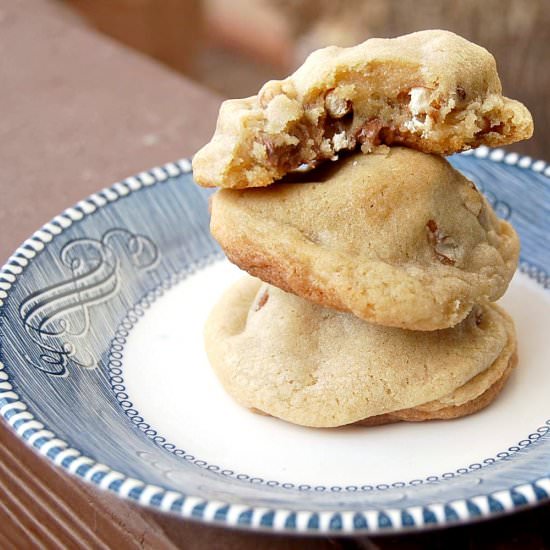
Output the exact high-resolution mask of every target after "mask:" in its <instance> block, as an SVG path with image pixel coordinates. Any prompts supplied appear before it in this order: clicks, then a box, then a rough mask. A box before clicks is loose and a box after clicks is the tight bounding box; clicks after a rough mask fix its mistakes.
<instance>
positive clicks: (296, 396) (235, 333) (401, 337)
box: [205, 277, 516, 427]
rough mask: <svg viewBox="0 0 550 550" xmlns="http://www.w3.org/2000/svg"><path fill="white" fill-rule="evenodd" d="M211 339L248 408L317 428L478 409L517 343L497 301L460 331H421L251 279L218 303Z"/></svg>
mask: <svg viewBox="0 0 550 550" xmlns="http://www.w3.org/2000/svg"><path fill="white" fill-rule="evenodd" d="M205 343H206V351H207V354H208V357H209V359H210V362H211V364H212V367H213V368H214V371H215V372H216V374H217V376H218V377H219V379H220V381H221V383H222V384H223V386H224V387H225V389H226V390H227V392H228V393H229V394H230V395H231V396H233V398H234V399H235V400H236V401H238V402H239V403H240V404H241V405H243V406H245V407H248V408H251V409H255V410H257V411H261V412H263V413H266V414H269V415H272V416H276V417H278V418H282V419H283V420H287V421H288V422H292V423H295V424H301V425H304V426H314V427H334V426H342V425H345V424H351V423H355V422H359V421H363V422H368V421H369V420H371V423H381V422H388V421H396V420H413V421H415V420H428V419H430V418H453V417H456V416H463V415H466V414H470V413H471V412H474V411H476V410H478V409H479V408H481V407H482V406H486V405H487V404H488V403H489V402H490V401H492V399H494V397H496V395H497V394H498V391H499V390H500V387H501V386H502V383H503V381H504V380H505V379H506V378H507V376H508V374H509V371H510V370H511V368H512V367H513V366H514V365H515V350H516V340H515V334H514V326H513V323H512V320H511V319H510V317H509V316H508V315H507V314H506V313H505V312H504V311H503V310H502V309H501V308H500V307H498V306H496V305H494V304H489V305H486V306H479V307H476V309H475V310H474V311H473V312H472V313H471V314H470V315H469V316H468V317H467V318H466V319H465V320H464V321H463V322H462V323H461V324H460V325H458V326H456V327H454V328H452V329H446V330H441V331H434V332H413V331H406V330H400V329H395V328H387V327H380V326H377V325H372V324H370V323H367V322H365V321H362V320H361V319H358V318H357V317H355V316H353V315H350V314H348V313H340V312H337V311H333V310H330V309H326V308H322V307H320V306H318V305H316V304H312V303H310V302H307V301H306V300H303V299H302V298H298V297H297V296H294V295H293V294H289V293H286V292H284V291H282V290H280V289H278V288H275V287H273V286H270V285H267V284H265V283H261V281H259V280H258V279H254V278H251V277H246V278H244V279H242V280H241V281H239V282H238V283H237V284H235V285H234V286H233V287H231V288H230V289H229V290H228V291H227V292H226V293H225V295H224V296H223V297H222V299H221V301H220V302H219V303H218V304H217V305H216V307H215V308H214V310H213V312H212V313H211V315H210V318H209V319H208V321H207V324H206V328H205ZM382 415H386V416H382Z"/></svg>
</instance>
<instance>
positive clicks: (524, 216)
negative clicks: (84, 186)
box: [0, 148, 550, 535]
mask: <svg viewBox="0 0 550 550" xmlns="http://www.w3.org/2000/svg"><path fill="white" fill-rule="evenodd" d="M451 161H452V163H453V164H454V165H455V166H456V167H458V168H459V169H460V170H462V171H463V172H464V173H465V174H466V175H467V176H468V177H470V178H471V179H473V180H474V181H475V182H476V183H477V184H478V185H479V187H480V188H481V189H482V190H483V192H484V193H485V194H486V196H487V197H488V199H489V201H490V202H491V204H492V205H493V207H494V208H495V210H496V212H497V213H498V214H499V215H500V216H501V217H504V218H507V219H509V220H510V221H511V223H512V224H514V226H515V227H516V229H517V230H518V232H519V234H520V236H521V240H522V255H521V262H520V268H519V270H518V273H517V274H516V275H515V277H514V280H513V283H512V285H511V287H510V289H509V291H508V293H507V294H506V296H505V298H504V300H503V302H504V304H505V306H506V307H507V308H508V309H509V311H510V312H511V313H512V315H513V317H514V319H515V321H516V324H517V329H518V338H519V346H520V365H519V368H518V369H516V371H515V373H514V374H513V375H512V377H511V379H510V382H509V384H508V385H507V386H506V388H505V389H504V391H503V393H502V395H501V396H500V397H499V398H498V399H497V400H496V402H495V403H494V404H493V405H491V406H490V407H489V408H488V409H486V410H484V411H482V412H480V413H478V414H475V415H473V416H470V417H466V418H462V419H459V420H454V421H448V422H426V423H419V424H414V423H401V424H393V425H387V426H379V427H373V428H360V427H347V428H340V429H324V430H315V429H308V428H302V427H299V426H293V425H290V424H286V423H284V422H282V421H280V420H277V419H275V418H270V417H263V416H258V415H254V414H252V413H250V412H248V411H246V410H244V409H242V408H240V407H239V406H238V405H236V404H235V403H234V402H233V401H232V400H231V399H230V398H229V397H228V396H227V395H226V394H225V393H224V392H223V391H222V389H221V387H220V385H219V383H218V382H217V380H216V378H215V377H214V375H213V373H212V371H211V369H210V367H209V365H208V362H207V359H206V357H205V353H204V349H203V344H202V327H203V324H204V321H205V318H206V315H207V314H208V312H209V310H210V309H211V307H212V306H213V304H214V303H215V301H216V300H217V299H218V297H219V295H220V294H221V292H222V291H223V290H224V289H225V288H226V287H227V286H228V285H229V284H230V283H231V282H232V281H233V280H234V279H235V278H237V277H239V276H240V274H241V273H240V272H239V270H238V269H237V268H235V267H234V266H232V265H230V264H229V263H228V262H227V261H226V260H224V259H223V255H222V254H221V252H220V250H219V248H218V247H217V245H216V244H215V242H214V241H213V240H212V238H211V237H210V235H209V232H208V208H207V200H208V194H209V192H208V191H205V190H203V189H200V188H199V187H198V186H196V185H194V183H193V181H192V175H191V165H190V162H189V161H188V160H182V161H179V162H177V163H170V164H167V165H165V166H163V167H157V168H154V169H152V170H151V171H148V172H143V173H141V174H139V175H137V176H135V177H131V178H128V179H126V180H124V181H121V182H119V183H116V184H115V185H113V186H112V187H110V188H108V189H105V190H103V191H101V192H99V193H97V194H94V195H92V196H91V197H89V198H88V199H86V200H83V201H81V202H80V203H78V204H77V205H75V206H74V207H73V208H69V209H68V210H66V211H65V212H63V213H62V214H60V215H59V216H57V217H56V218H54V219H53V220H52V221H51V222H50V223H48V224H46V225H45V226H44V227H43V228H42V229H40V230H39V231H37V232H36V233H35V234H34V235H33V236H32V237H31V238H30V239H28V240H27V241H26V242H25V243H24V244H23V245H22V246H21V247H20V248H19V249H18V250H17V251H16V252H15V253H14V255H13V256H12V257H11V258H10V260H9V261H8V263H7V264H6V265H5V266H4V268H3V269H2V271H1V272H0V413H1V414H2V415H3V417H4V418H5V420H6V421H7V422H8V424H9V425H10V426H11V427H12V428H13V429H14V430H15V432H16V433H17V434H18V435H19V436H20V437H21V438H22V439H24V440H25V441H26V442H27V443H28V445H30V446H31V447H33V448H34V449H36V450H37V451H38V452H39V453H41V454H42V455H44V456H45V457H46V458H47V459H48V460H51V461H52V462H54V463H55V464H57V465H58V466H59V467H61V468H64V469H65V470H67V471H68V472H70V473H72V474H74V475H77V476H79V477H81V478H83V479H85V480H86V481H88V482H90V483H93V484H95V485H97V486H99V487H101V488H103V489H108V490H110V491H113V492H114V493H117V494H118V495H120V496H122V497H125V498H128V499H131V500H133V501H136V502H137V503H139V504H141V505H144V506H150V507H153V508H156V509H158V510H161V511H165V512H169V513H173V514H179V515H181V516H183V517H186V518H191V519H196V520H201V521H204V522H209V523H212V524H219V525H226V526H233V527H241V528H248V529H255V530H265V531H277V532H289V533H310V534H316V533H317V534H319V533H330V534H331V535H335V534H350V533H356V534H358V533H365V532H368V533H373V532H376V533H395V532H400V531H405V530H414V529H427V528H433V527H436V526H442V525H451V524H456V523H464V522H470V521H474V520H478V519H482V518H487V517H493V516H496V515H499V514H503V513H507V512H510V511H513V510H516V509H520V508H525V507H529V506H532V505H535V504H536V503H538V502H542V501H545V502H546V501H548V500H549V498H550V478H549V473H550V434H549V430H550V420H549V419H550V403H549V401H548V388H549V387H550V369H548V368H547V367H548V365H547V362H548V347H549V346H548V337H547V333H548V326H550V293H549V291H548V289H549V287H550V277H549V275H548V273H549V272H550V258H549V257H548V235H549V234H550V215H549V214H550V213H549V206H550V185H549V178H548V176H549V175H550V167H549V166H548V165H547V164H546V163H545V162H542V161H536V162H535V161H532V160H531V159H530V158H528V157H519V156H518V155H517V154H515V153H505V152H504V151H502V150H488V149H486V148H480V149H477V150H476V151H475V152H473V153H471V154H469V155H464V154H462V155H457V156H455V157H453V158H452V159H451Z"/></svg>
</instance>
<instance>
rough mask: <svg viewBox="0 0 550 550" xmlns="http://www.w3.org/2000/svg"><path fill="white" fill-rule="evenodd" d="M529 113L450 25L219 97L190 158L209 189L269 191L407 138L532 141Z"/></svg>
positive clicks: (430, 144)
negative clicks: (344, 157) (243, 93)
mask: <svg viewBox="0 0 550 550" xmlns="http://www.w3.org/2000/svg"><path fill="white" fill-rule="evenodd" d="M532 132H533V121H532V118H531V115H530V113H529V111H528V110H527V109H526V108H525V106H524V105H522V104H521V103H519V102H518V101H514V100H511V99H508V98H506V97H503V96H502V89H501V84H500V80H499V77H498V74H497V69H496V64H495V60H494V58H493V56H492V55H491V54H490V53H489V52H488V51H487V50H485V49H484V48H482V47H480V46H477V45H476V44H472V43H471V42H468V41H467V40H465V39H464V38H461V37H460V36H457V35H456V34H453V33H451V32H448V31H441V30H431V31H421V32H416V33H413V34H409V35H406V36H401V37H399V38H393V39H379V38H373V39H370V40H367V41H366V42H364V43H363V44H359V45H358V46H354V47H351V48H337V47H329V48H324V49H322V50H318V51H316V52H314V53H313V54H311V55H310V56H309V57H308V59H307V60H306V61H305V63H304V64H303V66H302V67H300V68H299V69H298V70H297V71H296V72H295V73H294V74H292V75H291V76H289V77H288V78H286V79H285V80H281V81H270V82H267V83H266V84H265V85H264V86H263V87H262V89H261V90H260V92H259V93H258V95H256V96H253V97H249V98H246V99H234V100H230V101H226V102H224V103H223V105H222V107H221V109H220V113H219V117H218V123H217V127H216V131H215V133H214V136H213V138H212V140H211V141H210V143H208V144H207V145H206V146H205V147H203V148H202V149H201V150H200V151H199V152H198V153H197V154H196V156H195V158H194V159H193V171H194V177H195V180H196V181H197V182H198V183H199V184H200V185H203V186H205V187H214V186H220V187H230V188H244V187H263V186H266V185H270V184H271V183H272V182H273V181H275V180H278V179H279V178H281V177H282V176H284V175H285V174H287V173H288V172H290V171H292V170H295V169H297V168H298V167H299V166H301V165H304V164H305V165H308V166H314V165H316V164H318V163H319V162H320V161H322V160H325V159H332V160H334V159H335V158H336V157H337V155H338V153H339V152H340V151H343V150H352V149H355V148H356V147H361V149H362V150H363V152H369V151H371V149H372V147H373V146H375V145H378V144H381V143H383V144H393V143H402V144H405V145H407V146H409V147H413V148H415V149H418V150H420V151H423V152H426V153H438V154H450V153H455V152H457V151H462V150H465V149H469V148H471V147H476V146H478V145H482V144H484V145H489V146H498V145H506V144H509V143H513V142H515V141H519V140H522V139H527V138H529V137H530V136H531V134H532Z"/></svg>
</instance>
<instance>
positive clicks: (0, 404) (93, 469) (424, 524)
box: [0, 146, 550, 536]
mask: <svg viewBox="0 0 550 550" xmlns="http://www.w3.org/2000/svg"><path fill="white" fill-rule="evenodd" d="M462 154H463V155H473V156H475V157H476V158H478V159H485V160H489V161H492V162H495V163H503V164H506V165H509V166H515V167H518V168H520V169H524V170H528V171H533V172H535V173H537V174H542V175H543V176H545V177H547V178H549V181H550V164H549V163H546V162H545V161H543V160H533V159H532V158H531V157H530V156H525V155H520V154H518V153H515V152H506V151H505V150H503V149H489V148H488V147H485V146H482V147H479V148H477V149H473V150H469V151H465V152H463V153H462ZM191 173H192V166H191V160H190V159H188V158H184V159H180V160H178V161H175V162H169V163H167V164H164V165H162V166H156V167H154V168H152V169H150V170H147V171H142V172H140V173H138V174H137V175H135V176H130V177H128V178H125V179H123V180H121V181H118V182H116V183H114V184H113V185H111V186H108V187H106V188H104V189H103V190H101V191H98V192H96V193H93V194H91V195H89V196H88V197H87V198H85V199H83V200H81V201H79V202H77V203H76V204H75V205H74V206H72V207H69V208H67V209H65V210H64V211H63V212H62V213H61V214H59V215H57V216H55V217H54V218H53V219H52V220H51V221H49V222H47V223H46V224H44V225H43V226H42V227H41V228H40V229H38V230H37V231H35V232H34V234H33V235H32V236H31V237H29V238H28V239H27V240H25V241H24V242H23V243H22V244H21V245H20V246H19V247H18V248H17V249H16V251H15V252H14V253H13V254H12V255H11V256H10V257H9V258H8V260H7V262H6V263H5V265H4V266H3V267H2V268H0V314H1V313H2V310H3V306H4V303H5V301H6V299H7V298H8V297H9V290H10V288H11V287H12V286H13V284H14V283H15V282H16V280H17V278H18V277H19V276H20V275H21V274H22V273H23V272H24V271H25V268H26V266H27V265H28V264H29V263H30V262H31V261H32V260H33V259H34V258H35V257H36V256H37V255H38V254H39V253H40V252H41V251H42V250H43V249H44V248H46V246H47V245H48V243H49V242H50V241H52V240H53V238H54V237H56V236H58V235H60V234H61V233H63V232H64V231H65V230H66V229H68V228H69V227H71V226H72V225H73V223H77V222H79V221H81V220H83V219H84V218H85V217H86V216H88V215H90V214H92V213H93V212H95V211H97V210H98V209H100V208H103V207H105V206H107V205H108V204H110V203H112V202H115V201H118V200H119V199H122V198H124V197H128V196H130V195H131V194H132V193H133V192H135V191H138V190H140V189H142V188H144V187H149V186H152V185H156V184H162V183H164V182H166V181H168V180H171V179H173V178H177V177H179V176H181V175H187V174H191ZM519 269H520V271H522V272H524V273H527V275H528V276H529V277H530V278H532V279H535V280H537V281H538V282H539V283H542V285H543V286H544V287H545V288H547V287H548V284H547V283H548V281H549V275H548V274H546V273H545V272H544V271H542V269H540V268H538V267H537V266H535V265H531V264H529V263H528V262H525V261H523V262H520V264H519ZM0 350H1V347H0ZM8 413H9V414H8ZM0 416H1V417H3V419H4V421H5V423H6V425H8V426H9V428H10V429H11V430H12V432H13V433H15V434H16V435H17V436H18V437H19V438H20V439H22V440H23V441H24V442H25V443H26V444H27V445H28V446H29V447H31V448H32V449H33V450H34V451H35V452H36V453H37V454H40V455H42V456H44V457H45V458H46V459H48V460H50V462H52V463H54V464H55V465H56V466H58V467H60V468H62V469H63V470H65V471H67V472H68V473H70V474H71V475H74V476H76V477H78V478H80V479H82V480H84V481H85V482H88V483H90V484H92V485H95V486H97V487H99V488H100V489H104V490H109V491H110V492H112V493H115V494H117V495H118V496H120V497H122V498H125V499H128V500H131V501H133V502H136V503H138V504H139V505H141V506H144V507H147V508H151V509H154V510H157V511H162V512H165V513H170V514H173V515H176V516H179V517H183V518H185V519H188V520H193V521H198V522H202V523H207V524H209V525H213V526H214V525H216V526H225V527H230V528H239V529H246V530H250V531H256V532H269V533H285V534H294V535H330V536H338V535H342V536H349V535H360V534H369V535H371V534H372V535H384V534H386V535H391V534H405V533H409V532H420V531H427V530H433V529H438V528H442V527H451V526H458V525H464V524H470V523H474V522H475V523H477V522H479V521H483V520H486V519H492V518H497V517H502V516H504V515H508V514H510V513H513V512H516V511H520V510H525V509H529V508H532V507H534V506H537V505H539V504H542V503H544V502H549V501H550V472H549V473H548V474H547V475H545V476H543V477H540V478H537V479H534V480H532V481H530V482H528V483H524V484H521V485H515V486H512V487H509V488H506V489H503V490H499V491H496V492H489V493H485V494H480V495H476V496H474V497H470V498H467V499H465V498H461V499H456V500H453V501H450V502H449V501H447V502H445V501H437V502H434V503H431V504H423V505H418V506H408V507H405V508H402V509H397V508H391V507H387V506H382V507H379V508H374V507H372V508H369V509H365V510H362V511H357V510H336V509H334V510H326V511H323V512H316V511H311V510H309V511H308V510H303V511H299V512H295V511H291V510H288V509H284V508H276V507H271V508H269V507H261V508H260V507H258V506H254V505H246V504H235V503H230V502H222V501H217V500H216V501H212V500H208V499H206V498H204V497H201V496H197V495H190V494H184V493H183V492H177V491H172V490H169V489H165V488H163V487H159V486H156V485H151V484H147V483H145V482H143V481H141V480H139V479H136V478H132V477H130V476H127V475H126V474H123V473H121V472H117V471H115V470H113V469H112V468H110V467H109V466H108V465H106V464H101V463H98V462H97V461H95V460H94V459H92V458H90V457H87V456H85V455H83V454H82V453H81V452H80V451H79V450H78V449H76V448H73V447H72V446H71V445H70V443H69V442H67V441H64V440H63V439H61V438H59V437H57V436H56V434H55V433H54V432H52V431H51V430H50V429H48V427H47V426H46V425H45V424H44V423H43V422H42V421H41V420H40V419H38V418H36V417H35V416H34V414H32V413H31V412H30V411H29V408H28V406H27V404H26V403H25V402H24V401H22V400H21V399H20V398H19V396H18V395H17V393H16V392H15V391H14V390H13V387H12V385H11V384H10V376H9V375H8V374H7V372H6V371H5V365H4V363H2V361H1V360H0ZM21 420H23V422H22V423H20V424H19V425H18V426H17V427H16V426H15V424H16V422H18V421H21ZM37 434H40V435H37ZM84 466H85V468H82V470H83V471H80V470H81V467H84ZM518 492H519V494H520V495H521V496H522V499H521V500H518V499H517V496H516V495H517V493H518ZM476 500H477V503H476ZM220 510H223V511H224V513H222V514H221V515H220V514H216V512H219V511H220ZM356 516H363V520H362V522H361V521H358V522H356Z"/></svg>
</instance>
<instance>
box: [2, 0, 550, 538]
mask: <svg viewBox="0 0 550 550" xmlns="http://www.w3.org/2000/svg"><path fill="white" fill-rule="evenodd" d="M0 77H1V82H2V85H1V86H0V105H1V106H2V116H1V118H0V166H2V170H1V176H0V178H1V179H0V227H1V228H2V231H1V232H0V235H1V238H0V262H1V261H3V260H5V259H7V257H8V255H9V254H10V252H11V251H12V250H13V249H15V247H16V246H17V245H18V244H19V243H20V242H22V241H23V240H24V239H25V238H26V237H28V236H29V235H30V234H31V233H32V231H34V230H35V229H36V228H38V227H39V226H40V225H41V224H42V223H44V222H46V221H48V220H49V219H50V218H51V217H53V216H54V215H56V214H57V213H59V212H60V211H61V210H62V209H63V208H65V207H67V206H69V205H71V204H72V203H74V202H76V201H77V200H79V199H80V198H82V197H83V196H86V195H87V194H89V193H91V192H93V191H95V190H97V189H98V188H100V187H102V186H105V185H107V184H109V183H111V182H113V181H116V180H117V179H120V178H122V177H125V176H128V175H130V174H133V173H136V172H138V171H140V170H143V169H147V168H150V167H151V166H154V165H158V164H162V163H164V162H167V161H171V160H174V159H177V158H179V157H182V156H185V155H189V154H191V153H193V151H195V150H196V149H197V148H198V147H199V146H200V145H201V144H202V143H203V142H204V141H206V140H207V139H208V137H209V135H210V133H211V132H212V129H213V125H214V122H215V117H216V113H217V109H218V106H219V103H220V98H218V97H216V96H214V95H213V94H211V93H210V92H208V91H206V90H205V89H202V88H200V87H198V86H196V85H194V84H192V83H191V82H189V81H186V80H185V79H184V78H182V77H181V76H179V75H177V74H175V73H172V72H171V71H169V70H168V69H165V68H163V67H161V66H160V65H157V64H156V63H154V62H153V61H150V60H149V59H146V58H144V57H142V56H140V55H138V54H136V53H134V52H131V51H129V50H127V49H124V48H123V47H122V46H120V45H118V44H116V43H114V42H111V41H109V40H108V39H107V38H105V37H102V36H99V35H98V34H96V33H94V32H93V31H91V30H89V29H87V28H85V27H84V26H83V25H82V24H81V23H80V22H79V20H77V19H76V18H74V17H73V16H72V15H71V14H70V13H68V12H67V11H66V9H65V8H64V7H63V6H62V5H61V4H59V3H57V2H53V1H52V0H50V1H48V0H0ZM0 517H1V523H0V548H2V549H11V548H23V549H26V548H38V547H40V548H56V549H57V548H117V549H126V548H154V549H170V548H186V549H189V548H191V549H194V548H197V549H207V548H208V549H215V548H229V549H232V548H235V549H237V548H239V549H240V548H244V549H246V548H258V547H259V548H265V549H282V548H287V549H289V548H304V549H308V548H315V549H323V548H331V549H335V548H336V549H338V548H390V547H396V546H397V547H400V548H426V547H437V548H447V547H449V546H450V545H453V547H454V546H455V545H457V547H464V546H468V547H469V548H512V547H521V548H542V547H544V546H546V545H548V546H547V547H550V534H549V531H548V529H547V528H546V526H547V525H548V524H549V520H550V506H544V507H539V508H537V509H535V510H531V511H527V512H524V513H521V514H516V515H514V516H512V517H510V518H504V519H501V520H497V521H491V522H486V523H483V524H480V525H478V526H469V527H459V528H453V529H447V530H443V531H438V532H433V533H425V534H419V535H409V536H402V537H390V538H372V539H367V538H361V539H326V538H325V539H322V538H319V539H313V538H302V539H294V538H290V537H283V536H268V535H256V534H252V533H241V532H236V531H229V530H225V529H219V528H213V527H207V526H204V525H201V524H196V523H192V522H187V521H183V520H181V519H179V518H176V517H171V516H167V515H162V514H157V513H155V512H152V511H149V510H144V509H142V508H139V507H138V506H135V505H133V504H132V503H129V502H126V501H123V500H121V499H119V498H117V497H115V496H113V495H111V494H109V493H106V492H101V491H99V490H96V489H95V488H93V487H91V486H89V485H86V484H84V483H82V482H80V481H79V480H77V479H76V478H74V477H70V476H69V475H67V474H66V473H65V472H63V471H62V470H61V469H59V468H56V467H53V466H52V465H51V464H50V463H49V462H47V461H46V460H44V459H43V458H41V457H39V456H38V455H36V454H35V453H34V452H33V451H31V450H30V449H29V448H27V447H26V446H25V445H24V444H23V443H22V442H21V441H20V440H19V439H18V438H17V437H15V436H14V435H13V434H12V433H11V431H10V430H9V429H8V428H7V427H6V426H5V425H4V424H3V422H0Z"/></svg>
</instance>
